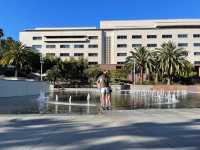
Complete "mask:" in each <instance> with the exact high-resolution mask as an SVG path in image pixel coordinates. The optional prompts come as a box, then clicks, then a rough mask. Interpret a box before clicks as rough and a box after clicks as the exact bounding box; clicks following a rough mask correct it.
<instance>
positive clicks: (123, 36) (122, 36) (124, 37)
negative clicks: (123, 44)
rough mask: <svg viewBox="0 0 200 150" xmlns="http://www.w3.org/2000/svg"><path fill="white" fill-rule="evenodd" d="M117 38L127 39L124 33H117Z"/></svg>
mask: <svg viewBox="0 0 200 150" xmlns="http://www.w3.org/2000/svg"><path fill="white" fill-rule="evenodd" d="M117 39H127V36H126V35H118V36H117Z"/></svg>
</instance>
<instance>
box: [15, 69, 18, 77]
mask: <svg viewBox="0 0 200 150" xmlns="http://www.w3.org/2000/svg"><path fill="white" fill-rule="evenodd" d="M17 76H18V70H17V68H15V77H16V78H17Z"/></svg>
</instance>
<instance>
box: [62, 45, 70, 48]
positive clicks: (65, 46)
mask: <svg viewBox="0 0 200 150" xmlns="http://www.w3.org/2000/svg"><path fill="white" fill-rule="evenodd" d="M60 48H70V45H60Z"/></svg>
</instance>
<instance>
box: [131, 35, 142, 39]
mask: <svg viewBox="0 0 200 150" xmlns="http://www.w3.org/2000/svg"><path fill="white" fill-rule="evenodd" d="M141 38H142V35H132V39H141Z"/></svg>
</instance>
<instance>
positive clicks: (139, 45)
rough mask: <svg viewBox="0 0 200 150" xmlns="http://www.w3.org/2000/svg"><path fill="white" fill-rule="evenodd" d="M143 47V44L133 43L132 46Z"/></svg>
mask: <svg viewBox="0 0 200 150" xmlns="http://www.w3.org/2000/svg"><path fill="white" fill-rule="evenodd" d="M137 47H142V44H132V48H137Z"/></svg>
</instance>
